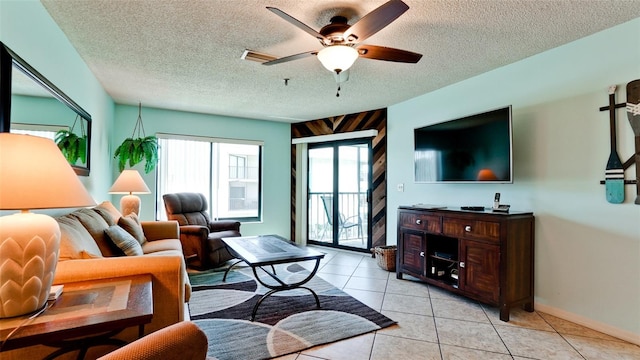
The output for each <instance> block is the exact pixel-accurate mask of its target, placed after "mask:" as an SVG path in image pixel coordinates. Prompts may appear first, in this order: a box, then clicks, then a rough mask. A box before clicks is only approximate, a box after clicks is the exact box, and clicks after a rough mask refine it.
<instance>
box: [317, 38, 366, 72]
mask: <svg viewBox="0 0 640 360" xmlns="http://www.w3.org/2000/svg"><path fill="white" fill-rule="evenodd" d="M357 58H358V51H357V50H356V49H354V48H353V47H351V46H348V45H331V46H327V47H325V48H324V49H322V50H320V51H319V52H318V60H320V62H321V63H322V66H324V67H325V68H326V69H327V70H329V71H331V72H336V73H340V72H342V71H345V70H347V69H349V68H350V67H351V65H353V63H354V62H355V61H356V59H357Z"/></svg>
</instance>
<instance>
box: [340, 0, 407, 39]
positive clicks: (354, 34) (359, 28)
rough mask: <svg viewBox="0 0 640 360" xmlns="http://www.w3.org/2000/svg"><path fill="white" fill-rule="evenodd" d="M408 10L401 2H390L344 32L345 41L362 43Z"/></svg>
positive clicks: (399, 0)
mask: <svg viewBox="0 0 640 360" xmlns="http://www.w3.org/2000/svg"><path fill="white" fill-rule="evenodd" d="M407 10H409V6H408V5H407V4H405V3H403V2H402V1H401V0H391V1H388V2H387V3H385V4H384V5H381V6H380V7H378V8H377V9H375V10H373V11H371V12H370V13H368V14H367V15H365V16H364V17H363V18H361V19H360V20H358V22H356V23H355V24H353V25H351V27H350V28H349V29H347V31H345V32H344V35H343V36H344V39H345V40H346V41H348V42H351V43H359V42H362V41H364V40H365V39H366V38H368V37H369V36H371V35H373V34H375V33H377V32H378V31H380V30H381V29H382V28H384V27H385V26H387V25H389V24H390V23H391V22H393V21H394V20H395V19H397V18H398V17H399V16H400V15H402V14H404V12H405V11H407Z"/></svg>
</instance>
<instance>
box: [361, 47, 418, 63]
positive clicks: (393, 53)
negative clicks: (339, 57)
mask: <svg viewBox="0 0 640 360" xmlns="http://www.w3.org/2000/svg"><path fill="white" fill-rule="evenodd" d="M356 49H357V50H358V54H359V55H360V57H363V58H367V59H374V60H384V61H395V62H403V63H413V64H415V63H417V62H418V61H420V59H421V58H422V54H418V53H414V52H411V51H407V50H400V49H395V48H390V47H384V46H376V45H360V46H358V47H357V48H356Z"/></svg>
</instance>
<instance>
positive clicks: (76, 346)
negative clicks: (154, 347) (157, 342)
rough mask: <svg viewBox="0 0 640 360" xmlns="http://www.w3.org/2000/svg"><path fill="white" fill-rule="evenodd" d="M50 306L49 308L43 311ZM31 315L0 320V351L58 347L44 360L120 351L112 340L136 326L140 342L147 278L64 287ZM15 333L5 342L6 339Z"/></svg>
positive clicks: (149, 306)
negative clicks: (101, 348)
mask: <svg viewBox="0 0 640 360" xmlns="http://www.w3.org/2000/svg"><path fill="white" fill-rule="evenodd" d="M49 305H50V304H49V303H47V305H46V306H49ZM29 316H30V315H25V316H19V317H15V318H8V319H1V320H0V342H2V349H1V351H8V350H13V349H18V348H23V347H27V346H33V345H36V344H42V345H46V346H51V347H55V348H58V350H56V351H54V352H53V353H51V354H50V355H49V356H47V357H46V358H45V359H53V358H55V357H58V356H60V355H62V354H65V353H68V352H71V351H75V350H80V352H79V354H78V359H82V358H84V356H85V354H86V352H87V350H88V349H89V348H90V347H93V346H97V345H115V346H122V345H124V344H126V342H125V341H123V340H120V339H115V338H114V336H115V335H117V334H118V333H120V332H121V331H122V330H124V329H126V328H128V327H131V326H138V337H142V336H143V335H144V325H145V324H148V323H150V322H151V319H152V317H153V294H152V282H151V275H149V274H144V275H134V276H124V277H116V278H110V279H100V280H94V281H82V282H74V283H67V284H64V291H63V293H62V295H60V297H59V298H58V299H57V300H56V301H55V303H53V305H51V307H49V308H48V309H46V310H45V311H44V313H42V314H41V315H39V316H38V317H36V318H34V319H31V320H29ZM16 327H19V329H18V330H17V331H16V332H15V333H13V335H11V337H10V338H8V339H7V336H9V334H10V333H11V332H12V331H13V330H14V329H16Z"/></svg>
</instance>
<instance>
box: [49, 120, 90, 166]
mask: <svg viewBox="0 0 640 360" xmlns="http://www.w3.org/2000/svg"><path fill="white" fill-rule="evenodd" d="M79 117H80V115H76V119H75V121H74V122H73V125H72V126H71V129H70V130H59V131H58V132H56V135H55V142H56V144H57V145H58V148H59V149H60V151H61V152H62V155H64V157H65V159H67V161H68V162H69V164H71V165H75V164H76V162H78V159H79V160H80V163H81V164H86V162H87V134H86V133H85V131H84V121H80V136H78V135H76V134H75V133H74V132H73V129H74V128H75V126H76V123H77V122H78V118H79Z"/></svg>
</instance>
